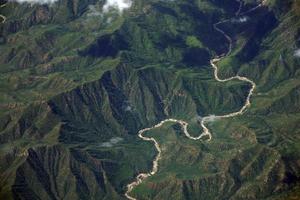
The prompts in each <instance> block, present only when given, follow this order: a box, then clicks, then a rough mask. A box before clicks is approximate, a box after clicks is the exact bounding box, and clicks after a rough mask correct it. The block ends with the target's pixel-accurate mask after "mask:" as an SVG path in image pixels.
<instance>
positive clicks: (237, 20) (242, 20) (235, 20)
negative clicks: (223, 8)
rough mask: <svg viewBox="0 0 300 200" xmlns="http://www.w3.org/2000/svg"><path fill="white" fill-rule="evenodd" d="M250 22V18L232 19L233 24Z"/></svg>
mask: <svg viewBox="0 0 300 200" xmlns="http://www.w3.org/2000/svg"><path fill="white" fill-rule="evenodd" d="M248 20H249V17H245V16H244V17H240V18H235V19H232V20H231V22H232V23H245V22H247V21H248Z"/></svg>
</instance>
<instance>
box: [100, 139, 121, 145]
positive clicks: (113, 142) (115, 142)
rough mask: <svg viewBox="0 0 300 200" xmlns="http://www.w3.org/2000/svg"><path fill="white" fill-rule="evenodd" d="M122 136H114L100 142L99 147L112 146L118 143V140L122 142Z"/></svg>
mask: <svg viewBox="0 0 300 200" xmlns="http://www.w3.org/2000/svg"><path fill="white" fill-rule="evenodd" d="M122 141H123V138H120V137H114V138H111V139H110V140H109V141H108V142H103V143H101V144H100V147H113V146H114V145H116V144H118V143H119V142H122Z"/></svg>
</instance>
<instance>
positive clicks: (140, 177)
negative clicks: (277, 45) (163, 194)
mask: <svg viewBox="0 0 300 200" xmlns="http://www.w3.org/2000/svg"><path fill="white" fill-rule="evenodd" d="M239 2H240V6H239V9H238V11H237V12H236V13H235V15H236V16H237V17H239V16H242V15H245V14H247V13H250V12H253V11H254V10H256V9H257V8H259V7H261V6H263V5H264V4H265V3H266V0H263V1H261V3H260V4H259V5H258V6H256V7H254V8H252V9H250V10H248V11H246V12H244V13H241V9H242V5H243V2H242V1H241V0H240V1H239ZM230 20H231V19H227V20H223V21H220V22H218V23H215V24H214V25H213V26H214V29H215V30H216V31H218V32H220V33H221V34H223V35H224V37H225V38H226V39H227V40H228V42H229V47H228V51H227V53H226V55H224V56H221V57H219V56H217V57H216V58H213V59H211V60H210V65H211V67H212V68H213V70H214V78H215V79H216V80H217V81H219V82H227V81H232V80H239V81H243V82H247V83H249V84H250V85H251V88H250V90H249V93H248V96H247V98H246V101H245V104H244V106H243V107H242V108H241V109H240V110H239V111H236V112H233V113H229V114H226V115H216V116H213V118H214V119H224V118H230V117H235V116H238V115H242V114H243V113H244V112H245V111H246V110H247V108H249V107H250V105H251V101H250V99H251V96H252V95H253V92H254V90H255V88H256V84H255V82H254V81H252V80H250V79H249V78H247V77H244V76H239V75H236V76H233V77H230V78H225V79H221V78H220V77H219V75H218V66H217V63H218V62H219V61H220V60H221V59H223V58H224V57H226V56H228V55H229V54H230V53H231V51H232V39H231V38H230V36H229V35H227V34H226V33H225V32H224V31H223V30H222V29H220V28H218V25H219V24H221V23H225V22H229V21H230ZM211 119H212V116H206V117H203V118H202V119H201V123H200V124H201V127H202V129H203V132H202V133H201V134H200V135H199V136H197V137H193V136H191V135H190V134H189V132H188V130H187V127H188V125H189V124H188V123H187V122H185V121H183V120H178V119H172V118H170V119H165V120H163V121H161V122H159V123H158V124H156V125H154V126H152V127H150V128H145V129H142V130H140V131H139V132H138V136H139V137H140V138H141V139H142V140H144V141H149V142H152V143H153V144H154V146H155V148H156V150H157V152H158V153H157V155H156V157H155V159H154V160H153V167H152V170H151V171H150V172H148V173H140V174H138V175H137V177H136V180H135V181H133V182H132V183H130V184H128V185H127V191H126V192H125V197H126V198H127V199H129V200H137V199H136V198H134V197H132V196H130V192H131V191H132V190H133V189H134V188H135V187H136V186H138V185H139V184H141V183H142V182H143V181H144V180H145V179H146V178H148V177H150V176H152V175H154V174H156V173H157V171H158V162H159V160H160V159H161V148H160V146H159V143H158V142H157V141H156V140H155V139H154V138H153V137H145V136H143V133H145V132H146V131H149V130H151V129H155V128H159V127H161V126H163V125H164V124H165V123H167V122H173V123H179V124H180V125H181V127H182V131H183V133H184V134H185V136H186V137H187V138H189V139H191V140H200V139H202V138H203V137H208V141H210V140H211V139H212V134H211V132H210V130H209V129H208V127H207V126H206V123H207V122H209V121H211Z"/></svg>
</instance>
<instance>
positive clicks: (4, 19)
mask: <svg viewBox="0 0 300 200" xmlns="http://www.w3.org/2000/svg"><path fill="white" fill-rule="evenodd" d="M6 4H7V3H4V4H2V5H0V8H3V7H5V6H6ZM0 18H2V23H3V24H4V23H5V21H6V17H5V16H4V15H1V14H0Z"/></svg>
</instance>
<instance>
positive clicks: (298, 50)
mask: <svg viewBox="0 0 300 200" xmlns="http://www.w3.org/2000/svg"><path fill="white" fill-rule="evenodd" d="M294 56H295V57H297V58H300V49H297V50H296V51H295V52H294Z"/></svg>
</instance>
